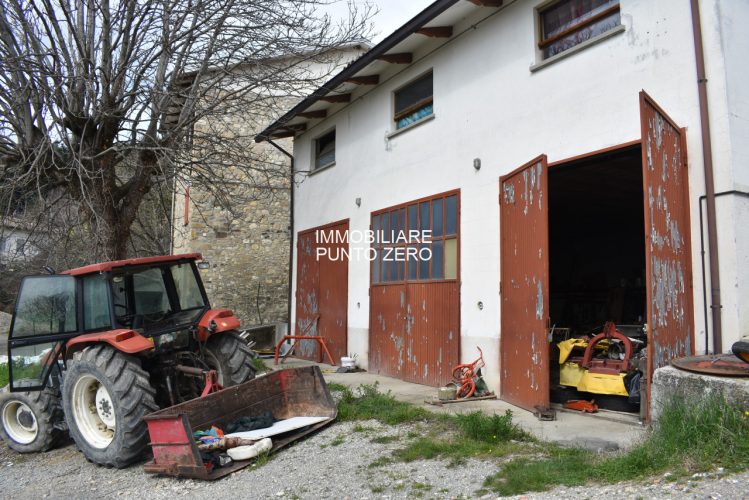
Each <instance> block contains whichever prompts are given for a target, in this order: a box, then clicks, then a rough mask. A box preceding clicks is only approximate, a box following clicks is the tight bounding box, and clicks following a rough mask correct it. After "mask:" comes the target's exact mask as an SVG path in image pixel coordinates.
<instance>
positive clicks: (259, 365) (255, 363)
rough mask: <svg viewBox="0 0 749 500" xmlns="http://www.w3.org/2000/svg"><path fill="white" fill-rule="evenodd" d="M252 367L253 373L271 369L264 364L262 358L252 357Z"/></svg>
mask: <svg viewBox="0 0 749 500" xmlns="http://www.w3.org/2000/svg"><path fill="white" fill-rule="evenodd" d="M252 367H253V368H254V369H255V374H256V375H260V374H261V373H265V372H272V371H273V369H272V368H269V367H268V366H266V364H265V361H263V359H262V358H259V357H258V358H252Z"/></svg>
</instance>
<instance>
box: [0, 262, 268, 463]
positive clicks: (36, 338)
mask: <svg viewBox="0 0 749 500" xmlns="http://www.w3.org/2000/svg"><path fill="white" fill-rule="evenodd" d="M201 258H202V257H201V255H200V254H184V255H168V256H162V257H147V258H139V259H129V260H121V261H115V262H104V263H100V264H93V265H90V266H86V267H81V268H78V269H72V270H70V271H65V272H63V273H60V274H49V275H42V276H27V277H25V278H24V279H23V280H22V282H21V287H20V289H19V292H18V297H17V299H16V307H15V310H14V314H13V319H12V321H11V327H10V335H9V337H8V351H9V352H8V357H9V360H10V363H9V365H10V390H11V393H5V394H0V423H2V425H1V426H0V438H2V439H3V440H6V441H8V442H9V443H10V445H11V447H13V448H14V449H17V450H18V451H40V450H43V449H47V448H48V447H49V446H51V444H52V442H53V441H54V437H55V436H56V434H57V430H58V428H59V427H60V425H58V424H59V423H60V416H61V414H62V413H64V416H65V424H66V426H67V428H68V429H69V430H70V434H71V436H72V437H73V439H74V440H75V442H76V444H77V445H78V447H79V448H80V449H81V450H83V452H84V454H85V455H86V457H87V458H88V459H89V460H91V461H93V462H96V463H99V464H104V465H109V466H115V467H120V466H124V465H126V464H128V463H130V462H132V461H133V460H136V459H137V458H138V457H139V456H140V453H141V452H142V451H143V449H144V448H145V447H146V446H147V443H148V440H147V435H146V427H145V423H144V422H143V421H142V417H143V415H145V414H147V413H150V412H152V411H154V410H156V409H157V408H164V407H166V406H170V405H174V404H177V403H179V402H182V401H187V400H190V399H193V398H196V397H198V396H201V395H204V394H207V393H208V392H210V391H211V390H213V389H215V388H220V387H228V386H232V385H237V384H240V383H242V382H245V381H247V380H250V379H252V378H254V376H255V367H254V363H253V361H254V360H253V353H252V351H251V349H250V347H249V346H248V345H247V342H246V339H245V337H244V336H243V335H242V332H240V331H239V330H238V328H239V320H238V319H237V318H236V317H235V316H234V314H233V313H232V312H231V311H230V310H228V309H211V306H210V303H209V301H208V297H207V295H206V293H205V289H204V288H203V284H202V282H201V279H200V273H199V271H198V268H197V265H196V261H198V260H200V259H201ZM60 407H62V412H61V411H60V410H59V408H60ZM133 408H137V409H138V411H134V410H133ZM53 424H54V425H53ZM123 426H124V427H123ZM120 428H128V429H135V431H132V432H131V431H127V432H124V431H118V430H117V429H120ZM136 431H137V432H136Z"/></svg>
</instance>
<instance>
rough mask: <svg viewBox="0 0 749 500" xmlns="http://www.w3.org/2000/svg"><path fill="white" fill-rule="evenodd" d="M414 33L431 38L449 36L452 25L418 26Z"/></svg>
mask: <svg viewBox="0 0 749 500" xmlns="http://www.w3.org/2000/svg"><path fill="white" fill-rule="evenodd" d="M416 33H418V34H419V35H424V36H429V37H432V38H450V37H451V36H453V27H452V26H434V27H433V28H419V29H417V30H416Z"/></svg>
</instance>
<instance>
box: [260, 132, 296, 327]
mask: <svg viewBox="0 0 749 500" xmlns="http://www.w3.org/2000/svg"><path fill="white" fill-rule="evenodd" d="M266 141H268V143H269V144H270V145H271V146H273V147H274V148H276V149H277V150H279V151H280V152H281V153H283V154H285V155H286V156H288V157H289V160H290V162H291V166H290V173H289V190H290V191H289V296H288V298H287V302H288V305H287V311H286V323H287V324H288V331H287V332H286V335H293V334H294V331H293V329H292V327H291V289H292V283H291V279H292V277H293V269H294V268H293V265H294V155H292V154H291V153H289V152H288V151H286V150H285V149H284V148H282V147H281V146H279V145H278V144H276V143H275V142H273V141H272V140H271V139H266Z"/></svg>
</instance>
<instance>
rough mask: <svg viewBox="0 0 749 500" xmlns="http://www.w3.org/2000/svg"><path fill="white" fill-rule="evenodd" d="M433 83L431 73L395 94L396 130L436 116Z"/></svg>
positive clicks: (394, 117) (394, 115)
mask: <svg viewBox="0 0 749 500" xmlns="http://www.w3.org/2000/svg"><path fill="white" fill-rule="evenodd" d="M432 81H433V78H432V72H431V71H430V72H429V73H427V74H426V75H423V76H421V77H419V78H417V79H416V80H414V81H413V82H411V83H409V84H408V85H406V86H404V87H402V88H401V89H399V90H397V91H396V92H395V109H394V113H393V119H394V120H395V128H396V130H399V129H402V128H404V127H407V126H409V125H411V124H413V123H416V122H418V121H421V120H423V119H424V118H427V117H429V116H432V115H433V114H434V100H433V85H432Z"/></svg>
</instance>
